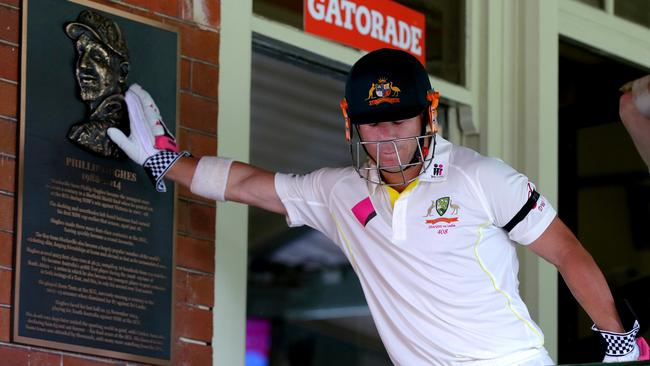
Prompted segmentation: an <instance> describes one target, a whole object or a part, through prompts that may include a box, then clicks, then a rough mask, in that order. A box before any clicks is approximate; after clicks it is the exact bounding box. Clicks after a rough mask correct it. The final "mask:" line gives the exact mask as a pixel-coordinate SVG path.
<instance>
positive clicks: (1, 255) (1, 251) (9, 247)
mask: <svg viewBox="0 0 650 366" xmlns="http://www.w3.org/2000/svg"><path fill="white" fill-rule="evenodd" d="M13 262H14V236H13V235H11V234H9V233H5V232H2V231H0V266H7V267H13Z"/></svg>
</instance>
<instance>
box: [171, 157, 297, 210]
mask: <svg viewBox="0 0 650 366" xmlns="http://www.w3.org/2000/svg"><path fill="white" fill-rule="evenodd" d="M198 163H199V159H198V158H195V157H186V158H181V159H180V160H179V161H178V162H177V163H176V164H174V166H172V167H171V169H170V170H169V172H167V174H166V175H165V178H167V179H170V180H172V181H174V182H176V183H179V184H181V185H184V186H186V187H188V188H190V187H192V178H193V177H194V175H195V173H196V169H197V165H198ZM223 174H228V179H227V184H226V191H225V199H226V200H227V201H234V202H240V203H244V204H247V205H251V206H256V207H260V208H263V209H265V210H268V211H271V212H275V213H279V214H282V215H286V213H287V212H286V209H285V208H284V205H283V204H282V202H281V201H280V198H279V197H278V194H277V193H276V191H275V174H274V173H272V172H269V171H266V170H263V169H260V168H257V167H254V166H252V165H249V164H245V163H240V162H237V161H236V162H233V164H232V165H231V166H230V171H229V172H225V173H223Z"/></svg>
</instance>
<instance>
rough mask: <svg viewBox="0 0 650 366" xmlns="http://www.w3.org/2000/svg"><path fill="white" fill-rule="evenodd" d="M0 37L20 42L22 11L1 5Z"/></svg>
mask: <svg viewBox="0 0 650 366" xmlns="http://www.w3.org/2000/svg"><path fill="white" fill-rule="evenodd" d="M0 19H2V23H0V39H3V40H5V41H9V42H13V43H18V40H19V39H20V11H18V10H16V9H12V8H8V7H5V6H0Z"/></svg>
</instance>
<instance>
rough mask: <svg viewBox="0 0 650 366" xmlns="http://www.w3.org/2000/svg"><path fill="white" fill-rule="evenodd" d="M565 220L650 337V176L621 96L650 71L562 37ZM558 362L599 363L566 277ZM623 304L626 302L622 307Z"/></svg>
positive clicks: (597, 347)
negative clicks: (625, 120) (622, 112)
mask: <svg viewBox="0 0 650 366" xmlns="http://www.w3.org/2000/svg"><path fill="white" fill-rule="evenodd" d="M559 50H560V52H559V53H560V57H559V116H558V119H559V152H558V154H559V155H558V156H559V162H558V166H559V204H558V213H559V216H560V218H561V219H562V220H563V221H564V222H565V223H566V224H567V226H569V228H570V229H571V230H572V231H573V232H574V233H575V234H576V236H577V237H578V239H579V240H580V241H581V243H582V244H583V246H584V247H585V248H586V249H587V250H588V251H589V252H590V253H591V255H592V256H593V257H594V259H595V260H596V262H597V263H598V265H599V266H600V268H601V270H602V271H603V273H604V274H605V277H606V279H607V281H608V283H609V286H610V288H611V289H612V292H613V293H614V297H615V299H616V300H619V301H620V300H622V299H627V300H628V301H629V303H630V304H631V305H632V308H633V309H634V310H635V312H636V314H637V316H638V318H639V322H640V323H641V331H640V334H639V335H643V336H645V337H646V338H647V337H648V336H649V335H650V332H648V329H649V327H648V326H649V325H650V324H649V322H650V313H649V310H648V309H650V302H649V301H650V300H649V299H650V297H648V296H647V294H648V293H649V291H650V237H648V235H647V234H646V230H645V229H646V226H647V225H648V223H650V176H649V175H648V168H647V166H646V165H645V164H644V162H643V161H642V159H641V157H640V156H639V154H638V153H637V151H636V150H635V148H634V144H633V143H632V140H631V138H630V137H629V135H628V134H627V131H626V130H625V128H624V126H623V125H622V123H621V122H620V118H619V116H618V98H619V96H620V92H619V91H618V89H619V87H621V86H622V85H623V84H624V83H625V82H627V81H629V80H632V79H635V78H638V77H640V76H643V75H644V74H647V73H648V70H644V69H643V68H641V67H638V66H636V65H631V64H628V63H625V62H623V61H621V60H618V59H616V58H615V57H612V56H611V55H607V54H604V53H602V52H599V51H596V50H593V49H590V48H588V47H586V46H584V45H582V44H578V43H576V42H574V41H571V40H568V39H561V40H560V47H559ZM558 300H559V301H558V306H559V314H558V316H559V325H558V330H559V339H558V342H559V344H558V346H559V354H558V356H559V357H558V358H559V359H558V362H559V363H561V364H562V363H579V362H592V361H593V362H598V361H601V360H602V355H603V354H604V349H603V348H602V346H601V344H600V339H599V336H597V335H596V334H594V333H593V332H592V331H591V330H590V327H591V325H592V322H591V320H590V319H589V317H588V316H587V314H586V313H585V312H584V311H583V310H582V309H581V308H580V306H579V305H578V304H577V303H576V301H575V300H574V299H573V296H572V295H571V293H570V292H569V290H568V288H567V287H566V285H565V284H564V281H563V280H562V279H561V278H559V296H558ZM619 305H620V306H621V307H623V306H624V305H623V304H619Z"/></svg>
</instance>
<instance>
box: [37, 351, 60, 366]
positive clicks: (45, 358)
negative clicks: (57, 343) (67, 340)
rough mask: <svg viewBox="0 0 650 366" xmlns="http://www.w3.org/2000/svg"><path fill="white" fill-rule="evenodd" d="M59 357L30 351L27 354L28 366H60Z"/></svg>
mask: <svg viewBox="0 0 650 366" xmlns="http://www.w3.org/2000/svg"><path fill="white" fill-rule="evenodd" d="M61 361H62V358H61V355H57V354H56V353H47V352H40V351H36V350H32V351H31V352H30V353H29V365H30V366H61Z"/></svg>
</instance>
